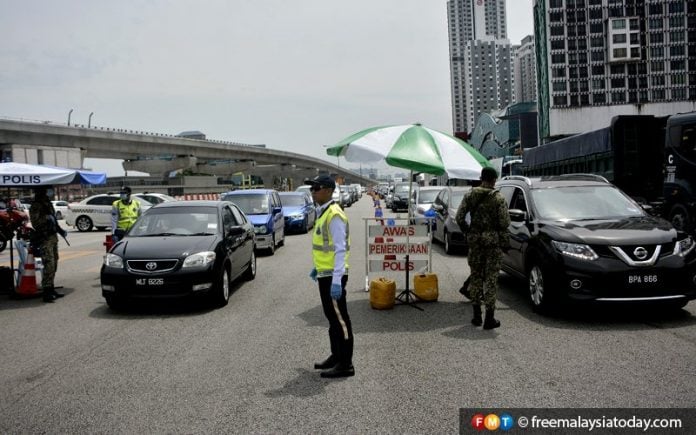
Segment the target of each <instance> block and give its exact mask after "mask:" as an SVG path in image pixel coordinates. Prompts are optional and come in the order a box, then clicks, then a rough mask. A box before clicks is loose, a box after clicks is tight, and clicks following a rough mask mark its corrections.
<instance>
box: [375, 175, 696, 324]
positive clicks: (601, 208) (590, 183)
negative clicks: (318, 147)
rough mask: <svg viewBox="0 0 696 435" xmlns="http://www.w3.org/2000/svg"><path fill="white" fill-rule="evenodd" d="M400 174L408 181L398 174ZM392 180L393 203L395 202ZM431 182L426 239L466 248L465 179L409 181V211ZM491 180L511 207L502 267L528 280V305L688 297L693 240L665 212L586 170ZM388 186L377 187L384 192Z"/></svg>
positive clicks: (669, 301)
mask: <svg viewBox="0 0 696 435" xmlns="http://www.w3.org/2000/svg"><path fill="white" fill-rule="evenodd" d="M406 184H408V183H406ZM398 189H405V188H404V187H399V184H396V185H395V186H394V188H393V189H392V191H393V192H394V193H393V197H392V200H391V201H392V202H391V205H392V209H394V208H397V209H401V207H402V206H401V204H400V203H398V202H397V203H396V205H395V200H396V198H397V197H399V200H396V201H400V200H401V198H400V196H399V195H397V194H396V192H397V191H398ZM431 189H432V190H439V192H438V193H437V194H436V197H435V199H434V200H433V202H432V204H430V208H431V209H432V211H431V212H430V213H428V214H429V216H428V217H429V218H430V219H429V220H430V222H431V235H432V240H433V241H434V242H435V241H437V242H440V243H442V244H443V245H444V248H445V252H446V253H447V254H453V253H455V252H458V251H460V252H466V250H467V248H468V246H467V242H466V237H465V235H464V234H463V233H462V231H461V229H460V228H459V226H458V225H457V223H456V222H455V216H456V213H457V210H458V208H459V205H460V204H461V202H462V200H463V198H464V196H465V195H466V193H467V192H468V191H469V190H470V189H471V187H470V186H442V187H435V188H432V187H420V188H419V187H417V186H416V187H415V188H412V191H414V193H413V195H412V204H413V205H412V208H411V216H414V217H415V218H416V219H414V220H415V221H416V222H417V223H418V219H419V218H420V214H419V209H420V210H421V211H422V212H423V218H422V219H423V220H428V219H426V216H425V213H426V212H427V209H426V208H427V207H426V206H424V205H420V204H417V203H418V202H420V201H421V200H420V199H417V198H419V197H420V196H422V195H421V193H420V191H423V192H427V191H430V190H431ZM496 189H497V190H498V191H499V192H500V193H501V194H502V195H503V197H504V198H505V200H506V202H507V205H508V210H509V214H510V220H511V223H510V226H509V227H508V233H509V240H510V245H509V249H506V250H505V252H504V254H503V262H502V270H503V271H505V272H506V273H508V274H510V275H511V276H513V277H517V278H520V279H522V280H524V281H525V282H526V284H527V286H526V288H527V289H528V298H529V301H530V303H531V305H532V307H533V308H534V310H535V311H537V312H540V313H550V312H553V311H555V310H556V309H558V308H560V307H562V306H565V305H568V304H571V303H579V302H595V303H605V304H606V303H609V304H612V303H613V304H616V303H657V304H660V305H663V306H670V307H683V306H684V305H686V304H687V303H688V302H689V301H690V300H693V299H696V249H694V247H695V246H696V243H695V242H694V239H693V238H692V236H691V235H689V234H686V233H684V232H680V231H677V230H676V229H675V228H674V227H673V226H672V225H671V224H670V223H669V222H667V221H666V220H664V219H661V218H659V217H655V216H652V215H650V214H649V213H648V212H647V211H646V210H645V209H643V207H642V206H641V205H639V204H638V203H636V202H635V201H634V200H633V199H631V198H630V197H629V196H628V195H626V194H625V193H623V192H622V191H621V190H619V189H618V188H616V187H615V186H614V185H612V184H611V183H609V182H608V181H607V180H606V179H604V178H603V177H599V176H595V175H591V174H569V175H562V176H553V177H541V178H527V177H522V176H509V177H505V178H503V179H501V180H499V181H498V183H497V184H496ZM388 191H389V190H388V189H384V188H383V192H384V194H388Z"/></svg>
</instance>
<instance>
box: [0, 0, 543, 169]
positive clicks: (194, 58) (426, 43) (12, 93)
mask: <svg viewBox="0 0 696 435" xmlns="http://www.w3.org/2000/svg"><path fill="white" fill-rule="evenodd" d="M507 5H508V9H507V15H508V29H509V34H508V37H509V39H510V40H511V41H512V42H513V43H519V41H520V40H521V39H522V37H524V36H525V35H527V34H531V33H532V32H533V22H532V11H531V9H532V0H507ZM0 10H1V11H2V14H0V28H2V29H3V38H2V39H0V59H3V61H2V65H1V66H0V116H3V117H11V118H21V119H30V120H41V121H45V120H47V121H52V122H58V123H65V122H66V121H67V117H68V112H69V110H70V109H73V113H72V115H71V120H72V122H73V123H78V124H87V121H88V117H89V114H90V113H91V112H94V115H93V117H92V124H93V125H98V126H104V127H116V128H125V129H132V130H142V131H152V132H159V133H168V134H176V133H179V132H181V131H185V130H200V131H203V132H204V133H206V135H207V136H208V137H209V138H212V139H220V140H229V141H236V142H242V143H250V144H260V143H263V144H266V145H267V146H268V147H269V148H273V149H280V150H287V151H293V152H299V153H303V154H308V155H311V156H315V157H320V158H326V159H327V160H330V161H331V159H329V158H328V156H325V155H324V149H323V147H322V145H328V144H333V143H334V142H336V141H338V140H340V139H342V138H343V137H345V136H348V135H349V134H351V133H353V132H355V131H358V130H361V129H364V128H366V127H370V126H375V125H387V124H403V123H411V122H421V123H423V124H424V125H427V126H429V127H432V128H435V129H439V130H443V131H448V132H449V131H451V129H452V122H451V103H450V81H449V79H450V76H449V60H448V37H447V12H446V0H428V1H423V0H369V1H368V0H351V1H350V2H332V1H325V0H295V1H292V2H290V1H287V0H266V1H263V2H259V1H256V0H199V1H193V0H187V1H165V0H140V1H134V0H125V1H121V2H112V1H106V0H92V1H86V0H70V1H67V2H53V1H38V0H23V1H21V2H17V1H12V0H0ZM333 161H335V159H333ZM86 164H87V165H90V166H92V167H93V168H94V169H97V170H105V171H107V172H108V173H109V175H117V174H119V173H121V172H122V171H121V169H120V165H119V164H117V163H116V164H114V163H113V162H96V161H93V160H91V159H90V160H89V161H87V163H86Z"/></svg>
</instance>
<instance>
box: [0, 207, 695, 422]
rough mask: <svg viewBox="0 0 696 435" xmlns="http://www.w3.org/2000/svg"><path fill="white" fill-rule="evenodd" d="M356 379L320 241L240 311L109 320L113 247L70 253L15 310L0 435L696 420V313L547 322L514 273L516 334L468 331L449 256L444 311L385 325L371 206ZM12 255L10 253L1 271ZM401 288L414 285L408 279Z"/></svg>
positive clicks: (268, 276) (0, 330) (150, 311)
mask: <svg viewBox="0 0 696 435" xmlns="http://www.w3.org/2000/svg"><path fill="white" fill-rule="evenodd" d="M347 212H348V215H349V217H350V221H351V235H352V242H353V244H352V250H351V251H352V257H351V265H352V268H353V272H352V275H351V278H350V280H349V283H348V287H349V296H348V299H349V302H348V307H349V312H350V315H351V319H352V322H353V327H354V332H355V359H354V364H355V369H356V376H355V377H353V378H348V379H343V380H324V379H321V378H320V377H319V375H318V373H317V372H316V371H314V370H313V369H312V364H313V362H315V361H319V360H321V359H323V358H324V357H326V356H327V354H328V335H327V333H326V327H327V324H326V321H325V319H324V317H323V314H322V311H321V305H320V303H319V297H318V294H317V289H316V286H315V284H314V283H313V282H312V281H311V280H310V279H309V278H308V276H307V274H308V272H309V270H310V269H311V258H310V251H309V249H310V236H309V235H293V236H288V237H287V239H286V246H285V247H282V248H280V249H278V250H277V251H276V254H275V255H274V256H261V257H259V259H258V276H257V278H256V280H254V281H251V282H242V283H237V284H235V285H234V293H233V294H232V297H231V300H230V303H229V305H228V306H226V307H224V308H221V309H210V308H208V307H206V306H205V305H202V304H196V303H184V304H171V303H170V304H159V303H158V304H138V305H136V306H134V307H132V308H131V309H130V310H128V311H126V312H120V313H115V312H112V311H110V310H109V309H108V308H107V306H106V305H105V303H104V300H103V299H102V297H101V292H100V287H99V267H100V264H101V261H102V255H103V253H104V247H103V246H102V242H103V239H104V235H105V233H103V232H97V231H94V232H92V233H89V234H87V233H77V232H75V231H71V232H70V234H69V240H70V242H71V244H72V246H71V247H67V246H66V245H65V243H64V242H63V241H61V242H60V249H61V257H62V258H61V260H60V265H59V271H58V274H57V278H56V283H57V284H58V285H63V286H64V289H63V291H64V292H65V293H66V297H65V298H63V299H61V300H59V301H57V303H55V304H44V303H42V302H41V300H40V299H33V300H13V299H10V298H9V297H8V296H7V295H0V432H1V433H105V432H107V433H112V432H113V433H172V432H173V433H182V432H183V433H199V432H205V433H220V432H235V433H329V432H333V433H366V432H370V433H374V432H380V433H457V432H458V428H459V412H458V410H459V408H478V407H485V408H503V407H505V408H510V407H570V408H576V407H647V408H651V407H696V376H695V375H696V302H692V303H690V304H689V305H687V307H686V308H685V309H682V310H680V311H678V312H671V313H670V312H662V311H658V310H636V309H630V308H618V309H616V308H614V309H595V308H592V309H588V308H585V309H578V310H574V311H573V312H572V313H566V314H564V316H562V317H551V318H549V317H541V316H539V315H537V314H535V313H533V312H532V311H531V309H530V307H529V305H528V303H527V301H526V299H525V294H524V285H523V284H522V283H519V282H517V281H514V280H512V279H511V278H510V277H508V276H506V275H501V278H500V282H501V291H500V294H499V301H498V304H499V310H498V317H499V318H500V320H501V322H502V327H501V328H499V329H497V330H494V331H483V330H482V329H481V328H474V327H473V326H471V324H470V323H469V319H470V315H471V307H470V304H469V303H467V302H464V301H463V300H462V298H461V296H459V294H458V293H457V291H456V289H457V288H459V286H460V284H461V282H462V281H463V279H464V277H465V276H466V275H467V273H468V266H467V265H466V257H465V256H463V255H459V256H447V255H445V254H444V252H443V249H442V247H441V246H437V245H436V246H435V248H434V254H433V265H434V266H433V269H434V272H436V273H437V275H438V278H439V287H440V299H439V301H438V302H435V303H427V304H420V306H421V307H422V308H423V309H424V311H418V310H416V309H414V308H413V307H409V306H396V307H395V308H394V309H393V310H387V311H377V310H373V309H371V308H370V306H369V298H368V293H366V292H364V291H363V289H364V282H365V281H364V273H363V271H364V260H365V254H364V252H365V234H364V223H363V221H362V218H363V217H371V216H372V207H371V202H370V201H369V199H368V198H367V197H363V199H362V200H361V201H360V202H359V203H357V204H355V205H353V206H352V207H350V208H348V209H347ZM8 261H9V252H8V251H5V252H3V253H2V254H0V263H2V262H5V263H6V262H8ZM397 277H401V278H400V279H401V280H403V277H402V276H401V274H399V275H398V276H397Z"/></svg>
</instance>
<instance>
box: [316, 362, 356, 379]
mask: <svg viewBox="0 0 696 435" xmlns="http://www.w3.org/2000/svg"><path fill="white" fill-rule="evenodd" d="M319 376H321V377H322V378H347V377H349V376H355V369H354V368H353V365H352V364H350V365H346V364H336V366H334V367H332V368H330V369H329V370H326V371H324V372H321V373H320V374H319Z"/></svg>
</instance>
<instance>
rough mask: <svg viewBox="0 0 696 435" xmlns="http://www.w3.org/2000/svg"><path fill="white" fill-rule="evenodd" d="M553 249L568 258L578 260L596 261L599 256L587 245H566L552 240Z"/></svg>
mask: <svg viewBox="0 0 696 435" xmlns="http://www.w3.org/2000/svg"><path fill="white" fill-rule="evenodd" d="M551 243H552V244H553V247H554V248H556V250H557V251H558V252H560V253H561V254H563V255H567V256H568V257H573V258H577V259H579V260H596V259H598V258H599V256H598V255H597V254H596V253H595V251H593V250H592V248H590V247H589V246H587V245H583V244H580V243H566V242H557V241H555V240H552V241H551Z"/></svg>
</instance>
